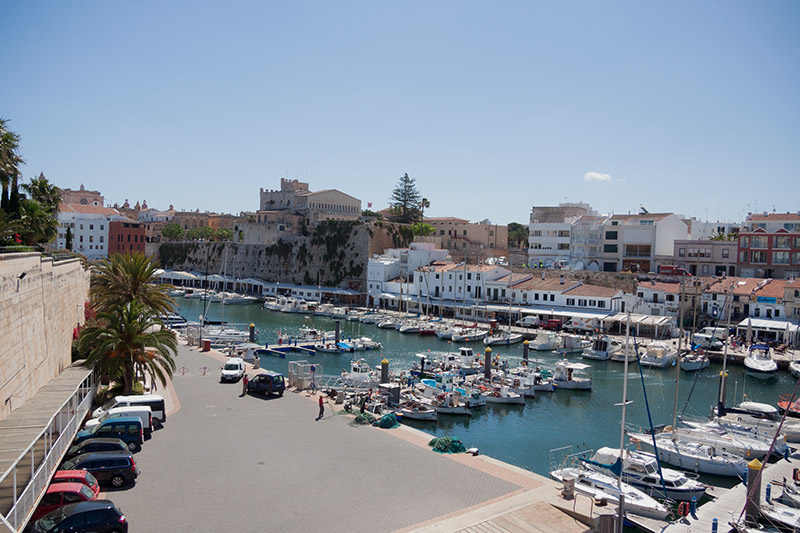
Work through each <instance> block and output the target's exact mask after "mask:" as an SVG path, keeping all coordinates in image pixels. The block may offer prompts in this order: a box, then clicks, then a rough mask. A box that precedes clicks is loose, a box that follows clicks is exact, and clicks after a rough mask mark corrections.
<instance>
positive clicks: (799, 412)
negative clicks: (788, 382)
mask: <svg viewBox="0 0 800 533" xmlns="http://www.w3.org/2000/svg"><path fill="white" fill-rule="evenodd" d="M778 411H780V413H781V414H783V413H786V416H791V417H792V418H800V400H794V401H792V395H791V394H781V395H780V396H779V397H778Z"/></svg>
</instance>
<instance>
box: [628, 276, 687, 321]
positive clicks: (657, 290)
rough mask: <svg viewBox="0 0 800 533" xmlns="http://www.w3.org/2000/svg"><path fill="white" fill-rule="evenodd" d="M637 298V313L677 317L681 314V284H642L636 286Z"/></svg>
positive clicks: (653, 282)
mask: <svg viewBox="0 0 800 533" xmlns="http://www.w3.org/2000/svg"><path fill="white" fill-rule="evenodd" d="M636 296H637V298H638V302H637V305H636V308H635V309H634V312H636V313H639V314H645V315H663V316H672V317H677V316H678V314H679V312H680V305H681V284H680V283H665V282H662V281H646V282H642V283H639V284H638V285H637V286H636Z"/></svg>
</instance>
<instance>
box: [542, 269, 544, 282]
mask: <svg viewBox="0 0 800 533" xmlns="http://www.w3.org/2000/svg"><path fill="white" fill-rule="evenodd" d="M542 281H544V270H542Z"/></svg>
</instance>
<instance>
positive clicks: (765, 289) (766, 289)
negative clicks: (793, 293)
mask: <svg viewBox="0 0 800 533" xmlns="http://www.w3.org/2000/svg"><path fill="white" fill-rule="evenodd" d="M785 286H786V280H785V279H773V280H770V281H769V282H768V283H765V284H764V285H762V286H761V287H759V288H758V289H756V290H755V292H753V295H754V296H766V297H767V298H783V288H784V287H785Z"/></svg>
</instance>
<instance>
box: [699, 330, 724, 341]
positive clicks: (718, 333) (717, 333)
mask: <svg viewBox="0 0 800 533" xmlns="http://www.w3.org/2000/svg"><path fill="white" fill-rule="evenodd" d="M699 333H702V334H703V335H711V336H713V337H716V338H718V339H720V340H723V341H724V340H725V339H727V338H728V331H727V330H726V329H725V328H720V327H716V328H713V327H708V328H703V329H701V330H700V331H699Z"/></svg>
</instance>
